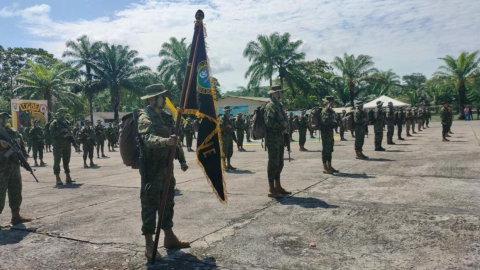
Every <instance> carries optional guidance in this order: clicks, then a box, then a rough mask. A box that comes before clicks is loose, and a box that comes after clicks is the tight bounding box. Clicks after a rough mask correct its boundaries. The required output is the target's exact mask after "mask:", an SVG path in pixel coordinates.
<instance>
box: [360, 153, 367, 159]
mask: <svg viewBox="0 0 480 270" xmlns="http://www.w3.org/2000/svg"><path fill="white" fill-rule="evenodd" d="M360 155H361V156H362V157H363V158H364V159H368V157H367V156H365V155H364V154H363V152H361V151H360Z"/></svg>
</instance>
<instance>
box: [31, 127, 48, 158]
mask: <svg viewBox="0 0 480 270" xmlns="http://www.w3.org/2000/svg"><path fill="white" fill-rule="evenodd" d="M29 135H30V140H31V141H32V150H33V160H34V161H35V166H36V167H37V166H38V162H37V157H38V158H39V159H40V166H42V167H43V166H45V165H46V164H45V163H44V162H43V147H44V139H45V136H44V133H43V129H42V128H41V127H40V120H35V121H34V126H33V128H32V129H30V134H29Z"/></svg>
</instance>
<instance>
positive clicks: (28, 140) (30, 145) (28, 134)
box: [24, 126, 33, 154]
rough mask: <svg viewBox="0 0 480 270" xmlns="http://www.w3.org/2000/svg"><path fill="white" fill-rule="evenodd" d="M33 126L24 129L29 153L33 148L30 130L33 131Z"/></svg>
mask: <svg viewBox="0 0 480 270" xmlns="http://www.w3.org/2000/svg"><path fill="white" fill-rule="evenodd" d="M32 129H33V126H29V127H27V128H26V129H25V130H24V132H25V133H24V136H25V140H27V154H30V150H32V138H31V137H30V131H32Z"/></svg>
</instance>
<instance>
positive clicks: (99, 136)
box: [95, 120, 107, 158]
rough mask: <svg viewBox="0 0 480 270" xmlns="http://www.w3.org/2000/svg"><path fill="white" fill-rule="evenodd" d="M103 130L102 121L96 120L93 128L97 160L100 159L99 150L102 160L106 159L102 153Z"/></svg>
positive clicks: (103, 143) (104, 137) (103, 144)
mask: <svg viewBox="0 0 480 270" xmlns="http://www.w3.org/2000/svg"><path fill="white" fill-rule="evenodd" d="M105 139H106V136H105V128H104V127H103V125H102V120H97V125H96V126H95V143H96V144H97V158H100V150H102V158H106V157H107V156H105V152H104V151H103V149H104V147H105Z"/></svg>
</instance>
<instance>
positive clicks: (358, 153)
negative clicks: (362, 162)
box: [355, 151, 363, 159]
mask: <svg viewBox="0 0 480 270" xmlns="http://www.w3.org/2000/svg"><path fill="white" fill-rule="evenodd" d="M355 154H356V156H355V158H356V159H363V156H362V154H361V153H360V152H358V151H356V152H355Z"/></svg>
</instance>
